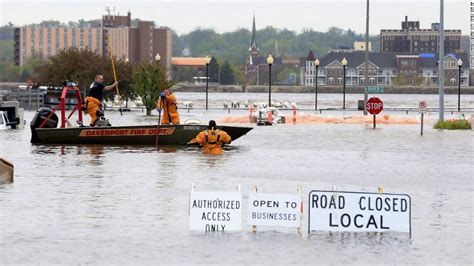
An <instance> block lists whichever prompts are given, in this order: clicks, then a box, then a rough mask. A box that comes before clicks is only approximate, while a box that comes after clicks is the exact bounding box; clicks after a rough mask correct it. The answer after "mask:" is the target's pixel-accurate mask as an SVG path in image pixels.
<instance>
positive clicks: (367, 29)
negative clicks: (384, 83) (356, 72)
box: [364, 0, 369, 115]
mask: <svg viewBox="0 0 474 266" xmlns="http://www.w3.org/2000/svg"><path fill="white" fill-rule="evenodd" d="M366 13H367V16H366V22H365V80H364V85H365V86H367V85H368V84H369V0H367V11H366ZM368 98H369V97H368V94H367V91H366V90H365V88H364V115H367V107H366V104H365V103H366V102H367V99H368Z"/></svg>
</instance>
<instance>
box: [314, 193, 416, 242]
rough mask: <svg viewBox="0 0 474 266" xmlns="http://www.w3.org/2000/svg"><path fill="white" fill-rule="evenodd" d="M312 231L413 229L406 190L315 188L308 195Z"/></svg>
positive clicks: (407, 231) (404, 230)
mask: <svg viewBox="0 0 474 266" xmlns="http://www.w3.org/2000/svg"><path fill="white" fill-rule="evenodd" d="M308 219H309V220H308V234H310V233H311V231H329V232H386V231H397V232H406V233H410V236H411V198H410V196H409V195H406V194H389V193H370V192H347V191H323V190H313V191H311V192H310V193H309V197H308Z"/></svg>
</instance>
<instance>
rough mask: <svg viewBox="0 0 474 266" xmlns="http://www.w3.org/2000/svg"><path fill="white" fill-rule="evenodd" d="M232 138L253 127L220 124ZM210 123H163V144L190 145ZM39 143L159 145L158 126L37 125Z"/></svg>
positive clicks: (234, 138)
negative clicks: (49, 126) (52, 126)
mask: <svg viewBox="0 0 474 266" xmlns="http://www.w3.org/2000/svg"><path fill="white" fill-rule="evenodd" d="M218 128H219V129H221V130H224V131H225V132H227V133H228V134H229V135H230V136H231V138H232V140H236V139H238V138H239V137H241V136H243V135H245V134H246V133H247V132H249V131H250V130H252V128H251V127H230V126H220V127H218ZM206 129H207V126H206V125H162V126H160V127H159V135H158V144H159V145H186V144H187V143H188V142H189V141H190V140H191V139H193V138H194V137H196V135H197V134H198V133H199V132H201V131H203V130H206ZM31 130H32V134H36V137H37V138H36V139H35V140H34V141H33V138H32V143H35V144H110V145H114V144H118V145H156V139H157V132H158V129H157V126H147V125H143V126H120V127H77V128H36V129H31Z"/></svg>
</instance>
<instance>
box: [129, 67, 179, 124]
mask: <svg viewBox="0 0 474 266" xmlns="http://www.w3.org/2000/svg"><path fill="white" fill-rule="evenodd" d="M172 86H173V81H171V80H168V79H167V78H166V69H165V68H164V67H163V66H162V65H161V64H159V63H157V62H154V63H148V62H143V63H141V64H140V65H138V66H137V68H136V70H135V72H134V73H133V83H132V88H133V90H134V92H135V94H136V95H137V96H139V97H141V98H142V101H143V104H144V105H145V107H146V115H150V114H151V111H152V110H153V109H155V108H156V102H157V101H158V99H159V97H160V92H162V91H164V90H166V89H169V88H171V87H172Z"/></svg>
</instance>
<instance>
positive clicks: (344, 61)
mask: <svg viewBox="0 0 474 266" xmlns="http://www.w3.org/2000/svg"><path fill="white" fill-rule="evenodd" d="M341 63H342V109H346V67H347V60H346V58H345V57H344V58H343V59H342V61H341Z"/></svg>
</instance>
